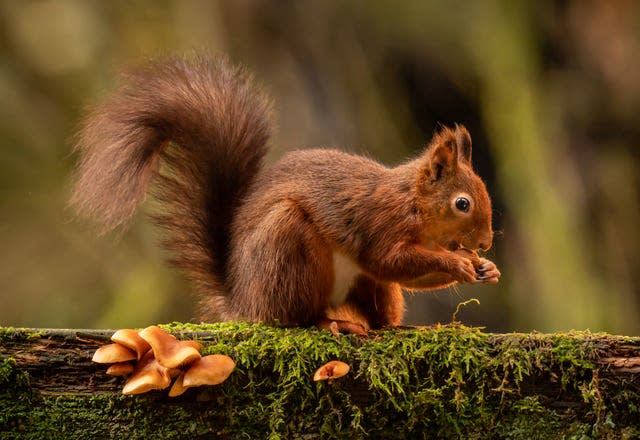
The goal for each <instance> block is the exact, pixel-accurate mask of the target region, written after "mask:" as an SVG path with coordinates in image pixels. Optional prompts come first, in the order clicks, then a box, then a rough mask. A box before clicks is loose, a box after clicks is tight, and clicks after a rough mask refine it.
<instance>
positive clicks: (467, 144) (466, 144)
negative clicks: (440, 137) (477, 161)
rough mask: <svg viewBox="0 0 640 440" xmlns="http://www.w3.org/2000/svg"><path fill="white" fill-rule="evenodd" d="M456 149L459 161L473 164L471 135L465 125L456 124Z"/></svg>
mask: <svg viewBox="0 0 640 440" xmlns="http://www.w3.org/2000/svg"><path fill="white" fill-rule="evenodd" d="M455 138H456V149H457V150H458V159H459V160H462V161H465V162H467V163H469V164H470V163H471V135H470V134H469V132H468V131H467V129H466V128H465V127H464V125H458V124H456V131H455Z"/></svg>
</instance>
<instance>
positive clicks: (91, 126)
mask: <svg viewBox="0 0 640 440" xmlns="http://www.w3.org/2000/svg"><path fill="white" fill-rule="evenodd" d="M270 113H271V103H270V100H269V99H268V98H267V97H266V96H265V94H264V93H263V92H262V91H260V90H259V89H258V88H257V87H256V86H255V85H254V84H253V82H252V80H251V78H250V76H249V75H248V74H247V73H246V72H245V71H244V70H243V69H241V68H239V67H236V66H233V65H232V64H230V63H229V62H228V61H227V60H226V59H225V58H210V57H207V56H202V55H200V56H195V57H192V58H172V59H168V60H164V61H156V62H150V63H149V64H148V65H146V67H144V68H141V69H139V70H137V71H133V72H130V73H128V74H125V75H124V77H123V81H121V84H120V87H119V88H118V89H117V90H116V91H115V92H114V93H113V94H112V95H110V96H108V97H107V98H106V99H104V100H103V101H102V102H101V103H99V104H98V105H97V106H96V107H95V108H94V109H93V111H91V112H90V114H89V115H88V117H87V118H86V120H85V122H84V125H83V126H82V129H81V131H80V133H79V137H78V143H77V147H76V148H77V150H78V151H79V161H78V165H77V169H76V175H75V177H76V179H75V190H74V192H73V195H72V197H71V200H70V203H71V204H72V205H73V206H75V208H76V209H77V211H78V212H79V214H81V215H83V216H86V217H89V218H91V219H93V220H97V221H98V222H99V223H101V224H102V225H103V226H104V230H105V231H106V230H111V229H114V228H117V227H118V226H121V225H124V224H126V223H127V222H128V221H129V220H130V219H131V218H132V216H133V214H134V213H135V211H136V208H137V206H138V205H139V204H140V203H141V202H142V200H143V199H144V198H145V195H146V192H147V189H148V186H149V184H150V183H151V181H154V190H155V191H154V192H155V195H156V198H157V199H158V200H160V202H161V204H162V210H161V211H160V212H157V213H155V214H153V217H154V220H155V221H156V223H157V224H158V225H159V226H160V227H161V228H163V229H164V231H165V233H166V235H165V237H166V238H165V239H164V241H163V246H164V247H166V248H167V249H169V250H170V251H171V254H172V255H173V257H172V259H171V262H172V263H173V264H174V265H175V266H177V267H179V268H181V269H182V270H184V272H186V274H187V276H188V278H189V279H190V280H191V281H192V282H193V285H194V289H195V290H196V292H197V293H198V294H199V296H200V298H201V299H202V300H201V317H202V318H203V319H204V320H209V321H211V320H220V319H222V320H247V321H255V322H265V323H279V324H281V325H299V326H312V325H316V326H319V327H324V328H331V329H332V330H333V331H336V330H339V331H346V332H353V333H364V332H366V331H367V330H369V329H377V328H381V327H384V326H398V325H400V324H401V321H402V316H403V313H404V299H403V296H402V288H403V287H405V288H408V289H420V290H428V289H435V288H441V287H444V286H449V285H452V284H454V283H457V282H467V283H477V282H485V283H495V282H497V281H498V279H499V277H500V272H499V270H498V269H497V268H496V266H495V264H493V263H492V262H491V261H489V260H487V259H484V258H480V257H479V256H478V255H477V253H476V251H477V250H487V249H489V248H490V247H491V243H492V239H493V232H492V226H491V201H490V198H489V195H488V193H487V190H486V188H485V185H484V183H483V182H482V180H481V179H480V178H479V177H478V176H477V175H476V174H475V173H474V171H473V168H472V164H471V137H470V135H469V133H468V131H467V130H466V129H465V128H464V127H463V126H461V125H456V126H455V127H454V128H447V127H443V128H442V129H441V130H440V131H439V132H437V133H436V134H435V135H434V137H433V139H432V140H431V142H430V143H429V144H428V145H427V147H426V148H425V149H424V151H423V152H422V153H421V154H420V155H419V156H418V157H416V158H415V159H413V160H410V161H408V162H406V163H403V164H401V165H399V166H397V167H395V168H388V167H385V166H383V165H381V164H379V163H377V162H375V161H373V160H370V159H368V158H365V157H361V156H357V155H353V154H349V153H346V152H342V151H338V150H335V149H307V150H300V151H293V152H290V153H288V154H286V155H285V156H284V157H282V158H281V159H280V160H279V161H277V162H275V163H274V164H272V165H269V166H263V164H262V162H263V159H264V156H265V154H266V153H267V141H268V140H269V136H270V134H271V121H270Z"/></svg>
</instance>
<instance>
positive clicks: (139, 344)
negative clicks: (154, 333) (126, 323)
mask: <svg viewBox="0 0 640 440" xmlns="http://www.w3.org/2000/svg"><path fill="white" fill-rule="evenodd" d="M111 340H112V341H113V342H117V343H118V344H122V345H124V346H125V347H127V348H130V349H131V350H133V351H135V352H136V355H137V356H138V360H140V359H142V356H144V354H145V353H146V352H147V351H149V349H150V348H151V346H150V345H149V343H148V342H147V341H145V340H144V339H142V338H141V337H140V335H138V332H137V331H135V330H132V329H128V328H125V329H122V330H118V331H117V332H115V333H114V334H113V336H111Z"/></svg>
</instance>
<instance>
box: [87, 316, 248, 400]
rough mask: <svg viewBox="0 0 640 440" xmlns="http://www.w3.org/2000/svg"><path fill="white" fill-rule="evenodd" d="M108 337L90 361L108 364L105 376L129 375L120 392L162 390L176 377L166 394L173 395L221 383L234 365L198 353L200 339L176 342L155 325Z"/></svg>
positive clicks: (136, 392)
mask: <svg viewBox="0 0 640 440" xmlns="http://www.w3.org/2000/svg"><path fill="white" fill-rule="evenodd" d="M111 340H112V341H113V343H112V344H108V345H104V346H102V347H100V348H98V350H96V352H95V353H94V355H93V359H92V360H93V361H94V362H98V363H101V364H111V365H110V366H109V368H108V369H107V374H108V375H111V376H129V377H128V378H127V381H126V383H125V385H124V388H123V389H122V394H141V393H146V392H147V391H151V390H163V389H165V388H168V387H169V385H171V380H172V379H173V378H175V381H174V382H173V386H172V387H171V390H169V396H171V397H176V396H179V395H181V394H182V393H184V392H185V391H186V390H187V389H188V388H191V387H197V386H202V385H217V384H219V383H222V382H224V381H225V380H226V379H227V378H228V377H229V375H230V374H231V372H232V371H233V369H234V368H235V366H236V365H235V362H234V361H233V360H232V359H231V358H230V357H229V356H225V355H219V354H213V355H209V356H204V357H203V356H201V355H200V350H201V349H202V346H201V344H200V343H199V342H197V341H179V340H178V339H176V338H175V337H174V336H173V335H170V334H169V333H167V332H165V331H164V330H162V329H161V328H160V327H157V326H155V325H153V326H151V327H147V328H145V329H144V330H141V331H140V332H137V331H135V330H131V329H123V330H118V331H117V332H115V333H114V334H113V336H111Z"/></svg>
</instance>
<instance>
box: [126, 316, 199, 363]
mask: <svg viewBox="0 0 640 440" xmlns="http://www.w3.org/2000/svg"><path fill="white" fill-rule="evenodd" d="M139 335H140V337H141V338H142V339H144V340H145V341H147V342H148V343H149V345H151V349H152V350H153V353H154V355H155V357H156V359H157V360H158V362H159V363H160V365H162V366H164V367H167V368H177V367H179V366H181V365H186V364H189V363H191V362H193V361H195V360H196V359H200V352H199V351H198V350H196V349H195V348H194V347H193V346H192V344H193V342H194V341H178V340H177V339H176V338H175V336H173V335H170V334H169V333H167V332H165V331H164V330H162V329H161V328H160V327H157V326H155V325H152V326H150V327H147V328H145V329H144V330H142V331H140V333H139Z"/></svg>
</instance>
